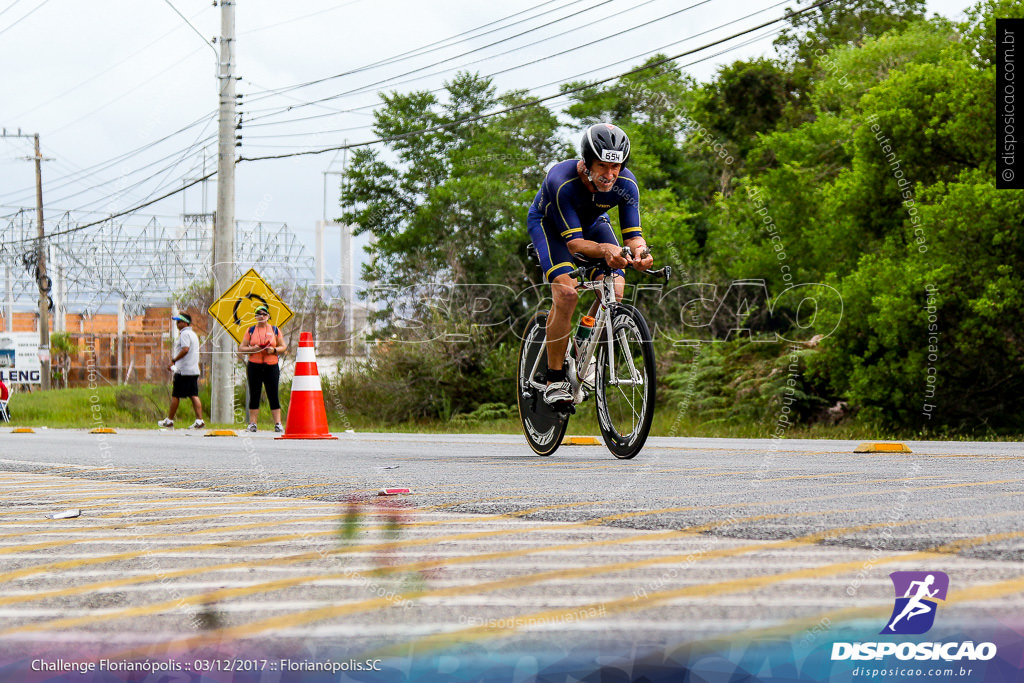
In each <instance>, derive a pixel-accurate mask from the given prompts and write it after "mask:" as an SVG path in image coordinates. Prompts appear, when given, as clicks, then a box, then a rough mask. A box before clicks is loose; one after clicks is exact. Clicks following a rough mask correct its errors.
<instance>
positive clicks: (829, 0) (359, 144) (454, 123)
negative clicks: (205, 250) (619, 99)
mask: <svg viewBox="0 0 1024 683" xmlns="http://www.w3.org/2000/svg"><path fill="white" fill-rule="evenodd" d="M832 2H835V0H821V1H820V2H817V3H815V4H813V5H810V6H808V7H805V8H804V9H801V10H798V11H795V12H790V13H788V14H786V15H785V16H783V17H779V18H776V19H772V20H771V21H766V22H764V23H763V24H759V25H758V26H754V27H752V28H749V29H746V30H744V31H740V32H738V33H734V34H732V35H731V36H727V37H725V38H720V39H719V40H715V41H712V42H710V43H707V44H706V45H702V46H700V47H697V48H693V49H692V50H687V51H686V52H681V53H680V54H677V55H674V56H672V57H665V58H663V59H660V60H658V61H656V62H652V63H650V64H647V65H645V66H641V67H638V68H636V69H632V70H630V71H627V72H625V73H622V74H618V75H616V76H609V77H608V78H604V79H601V80H599V81H594V82H592V83H587V84H585V85H582V86H578V87H576V88H571V89H569V90H564V91H562V92H559V93H557V94H554V95H549V96H547V97H539V98H536V99H533V100H530V101H528V102H524V103H521V104H517V105H513V106H511V107H506V108H504V109H499V110H498V111H494V112H490V113H487V114H477V115H475V116H469V117H466V118H463V119H459V120H458V121H451V122H449V123H443V124H439V125H437V126H430V127H428V128H422V129H419V130H414V131H409V132H407V133H401V134H399V135H391V136H387V137H383V138H376V139H374V140H367V141H365V142H356V143H351V144H345V145H336V146H332V147H325V148H321V149H317V150H310V151H304V152H293V153H290V154H276V155H268V156H262V157H244V156H241V157H239V159H238V160H239V161H265V160H268V159H287V158H289V157H297V156H310V155H314V154H323V153H324V152H333V151H335V150H341V149H355V148H358V147H367V146H369V145H375V144H378V143H381V142H393V141H395V140H403V139H405V138H407V137H412V136H413V135H419V134H421V133H432V132H436V131H439V130H445V129H447V128H453V127H456V126H461V125H463V124H466V123H474V122H476V121H481V120H483V119H488V118H491V117H494V116H500V115H501V114H507V113H509V112H512V111H518V110H519V109H525V108H526V107H532V106H536V105H538V104H540V103H542V102H547V101H548V100H553V99H555V98H556V97H561V96H563V95H569V94H572V93H574V92H579V91H580V90H584V89H586V88H592V87H594V86H597V85H601V84H602V83H608V82H610V81H614V80H616V79H618V78H624V77H626V76H631V75H633V74H636V73H640V72H642V71H646V70H648V69H653V68H655V67H658V66H661V65H662V64H666V63H668V62H674V61H675V60H677V59H680V58H681V57H686V56H688V55H692V54H695V53H697V52H702V51H704V50H706V49H708V48H711V47H714V46H715V45H720V44H722V43H725V42H728V41H730V40H733V39H734V38H738V37H740V36H744V35H747V34H750V33H753V32H754V31H758V30H760V29H762V28H766V27H768V26H771V25H773V24H777V23H779V22H780V21H786V20H789V19H792V18H793V17H794V16H798V15H800V14H804V13H806V12H810V11H812V10H815V9H817V8H819V7H824V6H825V5H828V4H830V3H832Z"/></svg>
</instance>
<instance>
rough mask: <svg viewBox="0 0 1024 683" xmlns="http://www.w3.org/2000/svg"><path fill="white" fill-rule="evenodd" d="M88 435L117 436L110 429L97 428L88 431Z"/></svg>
mask: <svg viewBox="0 0 1024 683" xmlns="http://www.w3.org/2000/svg"><path fill="white" fill-rule="evenodd" d="M89 433H90V434H117V432H115V431H114V430H113V429H111V428H110V427H97V428H96V429H90V430H89Z"/></svg>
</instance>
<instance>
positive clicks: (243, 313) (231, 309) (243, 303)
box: [210, 268, 294, 344]
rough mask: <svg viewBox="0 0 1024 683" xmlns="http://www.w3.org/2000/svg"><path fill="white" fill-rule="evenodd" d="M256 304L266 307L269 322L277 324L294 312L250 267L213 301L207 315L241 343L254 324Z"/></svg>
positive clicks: (286, 319)
mask: <svg viewBox="0 0 1024 683" xmlns="http://www.w3.org/2000/svg"><path fill="white" fill-rule="evenodd" d="M260 304H265V305H266V307H267V309H268V310H269V311H270V324H271V325H276V326H277V327H279V328H280V327H282V326H283V325H284V324H285V323H286V322H288V320H289V319H290V318H291V317H292V315H294V314H293V313H292V309H290V308H288V304H286V303H285V302H284V301H282V300H281V298H280V297H279V296H278V295H277V294H275V293H274V290H272V289H271V288H270V285H268V284H267V283H266V281H265V280H264V279H263V278H261V277H260V274H259V273H257V272H256V271H255V269H253V268H250V269H249V272H248V273H246V274H245V275H243V276H242V277H240V278H239V279H238V282H236V283H235V284H233V285H231V286H230V287H228V290H227V291H226V292H224V294H223V295H222V296H221V297H220V298H219V299H217V300H216V301H214V302H213V305H211V306H210V315H212V316H213V317H214V318H215V319H216V320H217V322H219V323H220V324H221V325H223V326H224V329H225V330H227V331H228V334H230V335H231V336H232V338H233V339H234V340H235V341H236V342H238V343H239V344H241V343H242V338H243V337H244V336H245V333H246V331H247V330H248V329H249V328H250V327H252V326H253V325H255V324H256V316H255V314H254V313H253V311H255V310H256V307H257V306H259V305H260Z"/></svg>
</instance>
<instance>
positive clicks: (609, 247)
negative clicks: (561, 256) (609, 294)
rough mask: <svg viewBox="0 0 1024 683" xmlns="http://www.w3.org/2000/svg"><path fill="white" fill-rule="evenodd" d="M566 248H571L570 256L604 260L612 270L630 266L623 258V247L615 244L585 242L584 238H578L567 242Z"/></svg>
mask: <svg viewBox="0 0 1024 683" xmlns="http://www.w3.org/2000/svg"><path fill="white" fill-rule="evenodd" d="M566 246H567V247H568V248H569V253H570V254H583V255H584V256H589V257H590V258H603V259H604V260H605V262H606V263H607V264H608V265H609V266H611V267H612V268H625V267H626V266H627V265H628V264H629V261H627V260H626V259H624V258H622V247H619V246H617V245H615V244H605V243H602V242H594V241H593V240H585V239H583V238H582V237H578V238H576V239H574V240H569V241H568V242H566Z"/></svg>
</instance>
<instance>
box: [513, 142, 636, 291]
mask: <svg viewBox="0 0 1024 683" xmlns="http://www.w3.org/2000/svg"><path fill="white" fill-rule="evenodd" d="M577 164H578V162H577V161H575V160H570V161H562V162H560V163H557V164H555V165H554V166H553V167H552V168H551V170H550V171H548V175H547V177H546V178H545V179H544V184H543V185H541V188H540V191H539V192H538V193H537V197H536V198H535V199H534V200H533V204H531V205H530V212H529V214H528V216H527V220H526V224H527V228H528V230H529V232H530V239H532V240H533V243H534V245H535V246H536V247H537V253H538V254H539V255H540V262H541V267H542V269H543V270H544V277H545V279H546V280H547V281H548V282H553V281H554V279H555V278H556V277H558V276H559V275H562V274H563V273H569V272H572V271H573V270H575V269H576V266H575V265H573V263H572V255H571V254H570V253H569V247H568V246H567V243H568V242H569V241H570V240H574V239H577V238H583V239H586V240H591V241H593V242H600V243H605V244H619V241H618V239H616V237H615V232H614V231H613V230H612V226H611V221H610V220H609V218H608V210H609V209H613V208H615V207H616V206H617V207H619V225H620V226H621V228H622V238H623V239H624V240H628V239H631V238H633V237H642V236H643V232H642V231H641V229H640V189H639V188H638V187H637V184H636V176H634V175H633V174H632V173H631V172H630V171H629V169H623V170H622V172H621V173H620V174H619V177H618V179H617V180H616V181H615V184H614V185H612V189H611V190H609V191H608V192H591V191H590V190H588V189H587V187H586V185H584V184H583V180H582V179H581V178H580V176H579V173H577V172H576V167H577ZM618 272H619V273H620V274H621V272H622V271H618Z"/></svg>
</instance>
